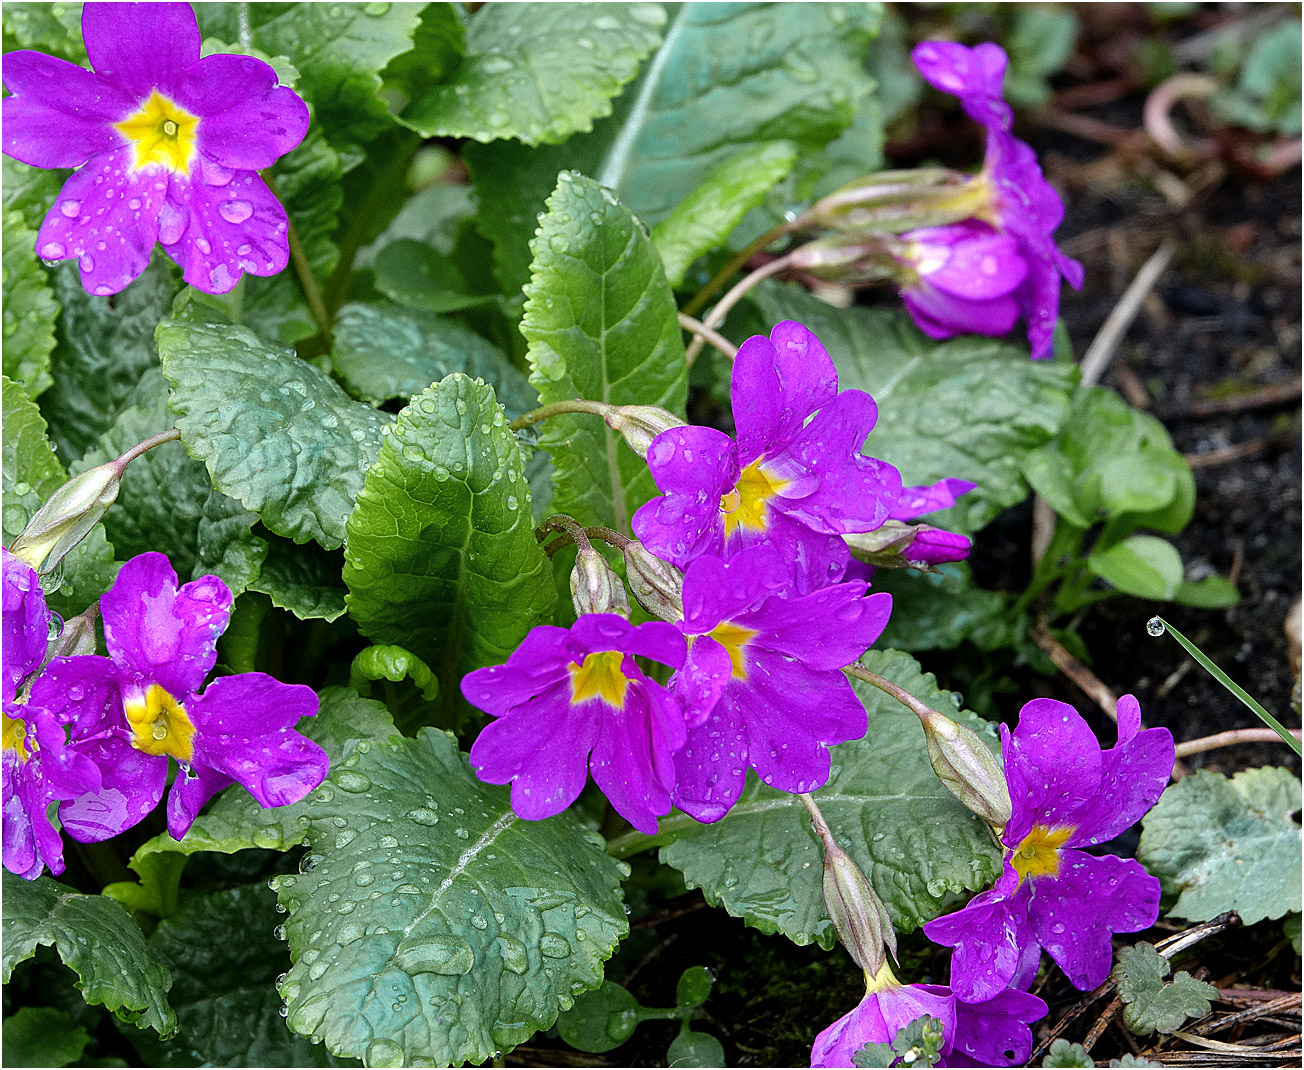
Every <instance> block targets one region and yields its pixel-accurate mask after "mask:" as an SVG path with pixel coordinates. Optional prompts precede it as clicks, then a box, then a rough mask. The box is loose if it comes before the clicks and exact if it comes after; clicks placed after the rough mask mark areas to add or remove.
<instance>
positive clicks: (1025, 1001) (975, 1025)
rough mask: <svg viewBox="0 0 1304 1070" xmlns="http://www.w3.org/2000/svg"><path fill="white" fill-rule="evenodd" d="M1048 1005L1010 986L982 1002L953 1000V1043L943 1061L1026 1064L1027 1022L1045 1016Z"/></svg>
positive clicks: (1029, 1045) (950, 1063) (1028, 1049)
mask: <svg viewBox="0 0 1304 1070" xmlns="http://www.w3.org/2000/svg"><path fill="white" fill-rule="evenodd" d="M1048 1009H1049V1008H1047V1006H1046V1004H1045V1003H1044V1002H1042V1000H1040V999H1038V998H1037V997H1036V996H1034V995H1031V994H1030V993H1027V992H1019V991H1016V990H1014V989H1007V990H1006V991H1004V992H1001V993H1000V994H999V995H997V996H996V997H995V998H993V999H989V1000H987V1001H985V1002H983V1003H965V1002H963V1001H962V1000H956V1004H955V1045H954V1048H953V1050H952V1053H951V1055H950V1056H948V1057H947V1065H948V1066H966V1065H973V1066H1027V1065H1028V1056H1030V1055H1031V1054H1032V1030H1031V1029H1030V1028H1029V1026H1031V1025H1032V1024H1033V1023H1034V1022H1038V1021H1040V1020H1041V1019H1042V1018H1044V1017H1046V1013H1047V1010H1048ZM957 1055H958V1056H962V1057H964V1056H967V1057H968V1058H969V1059H972V1060H973V1063H972V1064H969V1063H968V1062H967V1061H962V1060H961V1059H960V1058H957Z"/></svg>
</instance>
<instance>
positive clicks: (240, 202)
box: [3, 3, 308, 295]
mask: <svg viewBox="0 0 1304 1070" xmlns="http://www.w3.org/2000/svg"><path fill="white" fill-rule="evenodd" d="M82 35H83V37H84V39H85V42H86V54H87V56H88V58H89V59H90V62H91V66H92V67H93V68H94V70H86V69H85V68H84V67H78V66H76V65H75V64H72V63H68V62H67V61H65V60H61V59H56V58H55V57H53V56H47V55H45V54H44V53H41V52H31V51H19V52H10V53H9V54H8V55H6V56H5V58H4V82H5V86H6V87H7V88H8V89H9V91H10V92H11V93H12V94H13V96H10V97H6V98H5V100H4V105H3V107H4V135H3V137H4V140H3V145H4V152H5V154H6V155H8V156H12V157H13V158H14V159H17V160H21V161H22V162H23V163H27V164H31V165H32V166H34V167H75V168H77V169H78V170H77V171H76V172H75V173H74V174H73V175H72V177H71V178H69V179H68V181H67V182H66V183H65V184H64V187H63V189H62V191H61V192H60V193H59V196H58V198H57V199H56V200H55V203H54V205H53V206H52V207H51V208H50V211H49V213H48V214H47V215H46V217H45V222H44V223H42V225H41V229H40V232H39V233H38V235H37V239H36V251H37V253H38V254H39V255H40V256H41V257H43V258H44V259H46V260H76V261H77V264H78V266H79V268H80V270H81V279H82V285H83V286H84V287H85V288H86V290H87V292H88V293H92V294H101V295H106V294H114V293H117V292H118V291H120V290H122V289H123V288H124V287H125V286H127V284H128V283H130V282H131V281H132V280H133V279H135V278H136V277H137V276H138V275H139V274H140V273H141V272H142V271H143V270H144V269H145V267H146V265H147V264H148V263H149V257H150V251H151V250H152V249H153V247H154V243H155V241H158V242H160V243H161V244H162V246H163V248H164V250H165V251H166V252H167V254H168V255H169V256H170V257H171V258H172V259H173V260H175V261H176V262H177V263H178V264H180V265H181V267H182V268H183V269H184V273H185V280H186V282H188V283H190V284H191V285H192V286H195V287H197V288H198V289H201V290H205V291H207V292H209V293H226V292H227V291H228V290H230V289H232V288H233V287H234V286H235V284H236V283H237V282H239V280H240V275H241V272H246V271H247V272H249V273H250V274H252V275H274V274H276V273H277V272H279V271H281V270H282V269H283V268H284V267H285V264H286V261H287V258H288V255H289V251H288V245H287V240H286V229H287V222H286V215H285V210H284V209H283V208H282V207H281V205H280V202H279V201H277V199H276V198H275V197H274V196H273V195H272V193H271V191H270V190H269V189H268V188H267V185H266V183H265V182H264V181H263V180H262V179H261V178H260V177H259V175H258V173H257V172H258V171H259V170H260V169H261V168H265V167H270V166H271V165H272V164H273V163H274V162H275V161H276V160H277V158H278V157H280V156H283V155H284V154H285V153H287V152H289V151H290V150H291V149H293V148H294V147H295V146H296V145H298V144H299V142H300V141H302V140H303V136H304V134H305V133H306V132H307V129H308V109H307V106H306V105H305V104H304V102H303V101H302V100H301V99H300V98H299V97H298V96H297V95H296V94H295V93H294V92H293V91H292V90H290V89H287V88H285V87H283V86H279V85H278V84H277V76H276V72H275V71H274V70H273V69H272V68H271V67H270V66H268V65H267V64H266V63H263V62H262V61H261V60H257V59H253V58H251V57H249V56H239V55H214V56H207V57H204V58H203V59H201V58H200V55H199V52H200V34H199V27H198V25H197V23H196V21H195V15H194V12H193V11H192V10H191V8H190V5H189V4H178V3H129V4H128V3H124V4H119V3H102V4H101V3H90V4H87V5H86V6H85V9H84V11H83V14H82Z"/></svg>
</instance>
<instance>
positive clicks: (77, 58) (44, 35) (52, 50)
mask: <svg viewBox="0 0 1304 1070" xmlns="http://www.w3.org/2000/svg"><path fill="white" fill-rule="evenodd" d="M81 16H82V6H81V4H77V3H57V4H48V3H47V4H21V3H19V4H12V3H9V4H5V8H4V50H5V51H6V52H12V51H14V50H15V49H19V48H32V49H35V50H36V51H37V52H48V53H49V54H50V55H52V56H58V57H59V58H60V59H66V60H68V61H69V62H70V63H80V64H85V62H86V46H85V45H83V44H82V35H81Z"/></svg>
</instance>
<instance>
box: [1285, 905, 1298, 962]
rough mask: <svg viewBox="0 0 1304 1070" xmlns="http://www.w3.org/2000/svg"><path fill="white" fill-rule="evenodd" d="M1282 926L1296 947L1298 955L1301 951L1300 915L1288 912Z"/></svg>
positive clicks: (1292, 945) (1287, 937)
mask: <svg viewBox="0 0 1304 1070" xmlns="http://www.w3.org/2000/svg"><path fill="white" fill-rule="evenodd" d="M1281 928H1282V932H1283V933H1285V935H1286V939H1287V940H1289V941H1290V944H1291V947H1293V948H1294V949H1295V954H1297V955H1298V954H1299V952H1300V915H1299V914H1287V915H1286V920H1285V921H1284V922H1283V923H1282V926H1281Z"/></svg>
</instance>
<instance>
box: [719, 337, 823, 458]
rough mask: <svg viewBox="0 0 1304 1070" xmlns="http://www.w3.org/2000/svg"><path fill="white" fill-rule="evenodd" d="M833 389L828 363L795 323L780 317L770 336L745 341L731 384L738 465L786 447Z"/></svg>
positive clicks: (816, 341)
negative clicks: (736, 433)
mask: <svg viewBox="0 0 1304 1070" xmlns="http://www.w3.org/2000/svg"><path fill="white" fill-rule="evenodd" d="M837 392H838V372H837V369H836V368H835V367H834V366H833V361H831V360H830V359H829V355H828V353H826V352H825V351H824V347H823V346H822V345H821V344H820V341H819V339H818V338H816V337H815V335H814V334H812V333H811V332H810V331H809V330H807V329H806V328H805V327H803V326H802V325H801V324H800V323H797V322H795V321H793V320H784V321H783V322H782V323H778V324H775V326H774V329H773V330H771V331H770V337H769V338H766V337H764V336H763V335H756V336H754V337H752V338H749V339H747V341H745V342H744V343H743V344H742V346H741V347H740V348H739V350H738V356H737V357H736V358H735V359H734V366H733V376H732V380H731V386H730V396H731V398H732V400H733V414H734V425H735V426H736V427H737V429H738V458H739V463H740V465H747V464H750V463H751V462H752V461H754V460H755V459H756V458H757V457H760V456H761V455H762V454H765V453H769V452H770V451H771V450H774V449H776V448H782V447H783V446H785V445H786V444H787V443H788V442H789V441H791V440H792V439H793V437H795V436H796V434H797V433H798V432H799V431H800V430H801V428H802V424H803V423H804V422H805V419H806V417H807V416H809V415H810V414H811V413H812V412H814V411H815V410H816V409H818V408H820V406H822V405H826V404H828V403H829V402H830V401H832V400H833V398H834V397H836V396H837Z"/></svg>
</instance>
